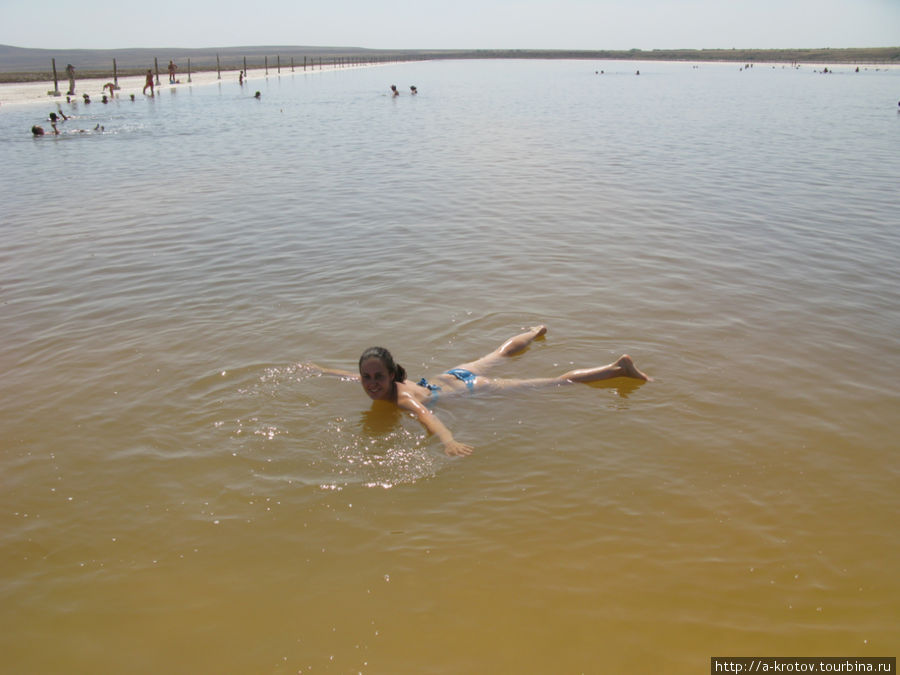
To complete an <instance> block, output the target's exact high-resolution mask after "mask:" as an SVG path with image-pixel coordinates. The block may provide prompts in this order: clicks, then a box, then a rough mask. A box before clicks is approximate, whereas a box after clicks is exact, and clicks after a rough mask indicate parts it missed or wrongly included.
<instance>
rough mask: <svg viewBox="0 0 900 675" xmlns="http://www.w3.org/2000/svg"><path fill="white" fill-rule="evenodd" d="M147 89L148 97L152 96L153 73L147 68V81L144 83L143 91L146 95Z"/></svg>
mask: <svg viewBox="0 0 900 675" xmlns="http://www.w3.org/2000/svg"><path fill="white" fill-rule="evenodd" d="M147 87H150V95H151V96H153V71H152V70H150V69H149V68H147V79H146V80H145V81H144V91H143V93H144V94H146V93H147Z"/></svg>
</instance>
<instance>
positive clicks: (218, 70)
mask: <svg viewBox="0 0 900 675" xmlns="http://www.w3.org/2000/svg"><path fill="white" fill-rule="evenodd" d="M216 79H217V80H221V79H222V64H221V63H220V62H219V55H218V54H216Z"/></svg>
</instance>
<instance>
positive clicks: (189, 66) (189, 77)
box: [188, 56, 191, 82]
mask: <svg viewBox="0 0 900 675" xmlns="http://www.w3.org/2000/svg"><path fill="white" fill-rule="evenodd" d="M190 81H191V57H190V56H189V57H188V82H190Z"/></svg>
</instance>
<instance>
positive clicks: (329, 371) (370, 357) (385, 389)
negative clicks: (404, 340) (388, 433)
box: [303, 325, 651, 455]
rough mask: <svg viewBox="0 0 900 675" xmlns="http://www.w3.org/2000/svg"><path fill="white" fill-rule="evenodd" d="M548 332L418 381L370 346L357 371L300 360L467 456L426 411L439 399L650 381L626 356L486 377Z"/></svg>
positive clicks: (466, 448)
mask: <svg viewBox="0 0 900 675" xmlns="http://www.w3.org/2000/svg"><path fill="white" fill-rule="evenodd" d="M546 332H547V327H546V326H543V325H540V326H534V327H533V328H531V329H530V330H529V331H527V332H525V333H522V334H521V335H516V336H514V337H512V338H510V339H509V340H507V341H506V342H504V343H503V344H502V345H500V346H499V347H498V348H497V349H495V350H494V351H493V352H491V353H490V354H487V355H485V356H482V357H481V358H479V359H476V360H475V361H469V362H466V363H463V364H461V365H459V366H457V367H456V368H451V369H450V370H446V371H444V372H442V373H440V374H438V375H435V376H433V377H432V378H431V381H430V382H429V380H427V379H425V378H424V377H423V378H422V379H421V380H419V381H418V382H417V383H413V382H412V381H410V380H407V379H406V370H405V369H404V368H403V366H401V365H400V364H398V363H396V362H395V361H394V357H393V356H392V355H391V353H390V352H389V351H388V350H387V349H385V348H384V347H370V348H369V349H367V350H365V351H364V352H363V353H362V356H360V357H359V372H358V373H353V372H350V371H348V370H338V369H334V368H323V367H321V366H317V365H316V364H314V363H306V364H303V365H305V366H306V367H307V368H309V369H310V370H312V371H314V372H319V373H323V374H326V375H337V376H338V377H341V378H343V379H345V380H349V381H353V382H359V383H360V384H361V385H362V387H363V389H364V390H365V392H366V394H367V395H368V396H369V398H371V399H372V400H373V401H382V402H385V403H389V404H392V405H395V406H397V407H398V408H400V409H401V410H406V411H407V412H410V413H412V414H413V416H414V417H415V418H416V419H417V420H418V421H419V423H420V424H422V426H424V427H425V429H427V430H428V431H429V432H431V433H432V434H434V435H435V436H437V437H438V438H439V439H440V441H441V443H443V444H444V452H446V453H447V454H448V455H470V454H472V446H470V445H466V444H465V443H460V442H459V441H457V440H456V439H454V438H453V433H452V432H451V431H450V430H449V429H448V428H447V427H446V426H444V423H443V422H441V420H440V419H438V417H437V416H436V415H435V414H434V413H433V412H432V411H431V406H433V405H434V404H435V403H436V402H437V401H438V400H439V399H442V398H445V397H446V398H450V397H453V396H458V395H465V394H468V393H470V392H476V391H483V392H492V393H496V392H500V391H508V390H513V389H526V388H533V387H541V386H562V385H569V384H573V383H575V382H599V381H601V380H608V379H612V378H616V377H626V378H631V379H635V380H639V381H641V382H648V381H650V380H651V378H650V377H648V376H647V375H646V374H644V373H642V372H641V371H640V370H638V369H637V367H635V365H634V362H633V361H632V360H631V357H630V356H628V355H627V354H625V355H623V356H620V357H619V358H618V359H617V360H616V361H614V362H613V363H610V364H609V365H606V366H599V367H594V368H585V369H580V370H570V371H568V372H566V373H563V374H562V375H558V376H556V377H545V378H536V379H527V380H516V379H507V378H493V377H487V375H486V373H487V371H488V370H489V369H490V368H492V367H494V366H496V365H498V364H499V363H501V362H502V361H504V360H505V359H506V358H508V357H511V356H515V355H516V354H520V353H522V352H523V351H525V349H527V348H528V346H529V345H530V344H531V343H532V342H533V341H534V340H535V339H537V338H539V337H542V336H543V335H544V334H545V333H546Z"/></svg>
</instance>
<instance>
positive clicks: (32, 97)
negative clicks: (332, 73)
mask: <svg viewBox="0 0 900 675" xmlns="http://www.w3.org/2000/svg"><path fill="white" fill-rule="evenodd" d="M372 65H375V64H366V65H364V66H360V65H352V66H338V67H335V66H333V65H327V64H326V65H323V66H322V67H319V66H316V67H315V68H313V67H307V68H306V70H304V69H303V66H299V67H298V66H294V70H293V72H291V68H290V66H287V67H285V66H282V67H281V73H279V72H278V70H277V69H276V68H272V67H270V68H269V72H268V75H266V70H265V68H257V69H248V70H247V76H246V77H245V78H244V82H247V83H249V84H250V86H252V85H253V83H254V82H259V81H261V80H265V79H266V78H267V77H279V76H284V75H304V74H306V75H309V74H312V73H320V72H323V71H328V70H345V69H349V68H367V67H370V66H372ZM239 72H240V71H238V70H228V71H222V74H221V79H220V77H219V73H218V72H216V71H214V70H213V71H199V72H196V73H191V78H190V79H191V81H190V82H188V74H187V73H186V72H180V73H176V76H175V77H176V79H177V80H178V82H177V83H176V84H169V73H168V72H165V73H164V72H160V73H159V84H158V85H156V74H155V73H154V76H153V82H154V85H155V86H156V89H157V90H163V89H166V88H173V87H175V88H181V87H192V86H204V85H209V84H215V83H217V82H235V83H236V82H237V81H238V73H239ZM112 81H113V80H112V78H111V77H107V78H88V79H79V78H77V77H76V78H75V96H74V97H73V98H77V99H79V100H81V97H82V94H87V95H88V96H90V97H91V100H92V101H95V102H98V103H99V102H100V100H101V98H102V97H103V94H105V93H107V92H108V91H109V90H108V89H107V90H104V89H103V85H105V84H106V83H107V82H112ZM144 82H146V76H145V75H129V76H126V77H119V88H118V89H117V90H116V97H117V98H128V97H129V96H130V95H131V94H134V95H136V96H143V93H142V91H143V89H144ZM68 89H69V80H68V78H67V77H65V76H63V77H61V78H59V91H60V94H61V95H60V96H54V95H52V92H53V81H52V80H51V81H49V82H48V81H44V82H11V83H6V84H0V113H2V111H3V109H4V108H12V107H13V106H16V107H18V106H23V105H50V106H51V107H55V105H56V104H57V103H65V102H66V92H67V91H68ZM148 95H149V94H148Z"/></svg>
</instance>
